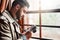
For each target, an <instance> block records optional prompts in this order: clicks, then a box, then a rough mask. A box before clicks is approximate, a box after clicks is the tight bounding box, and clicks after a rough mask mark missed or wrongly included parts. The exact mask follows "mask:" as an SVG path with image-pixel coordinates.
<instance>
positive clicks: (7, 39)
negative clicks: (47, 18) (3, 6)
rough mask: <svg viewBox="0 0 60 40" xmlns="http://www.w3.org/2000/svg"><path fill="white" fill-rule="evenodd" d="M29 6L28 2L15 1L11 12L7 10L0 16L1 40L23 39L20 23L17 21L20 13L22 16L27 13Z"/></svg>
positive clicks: (24, 0) (22, 0)
mask: <svg viewBox="0 0 60 40" xmlns="http://www.w3.org/2000/svg"><path fill="white" fill-rule="evenodd" d="M28 7H29V4H28V2H27V1H26V0H15V1H14V2H13V4H12V7H11V10H10V11H7V10H5V11H4V12H3V13H2V15H0V40H19V38H20V37H21V36H20V35H19V34H20V29H19V27H20V26H19V25H18V23H17V22H16V21H15V20H16V18H17V16H16V14H19V13H17V12H18V11H21V13H22V14H24V13H26V10H27V8H28Z"/></svg>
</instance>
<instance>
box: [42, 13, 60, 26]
mask: <svg viewBox="0 0 60 40" xmlns="http://www.w3.org/2000/svg"><path fill="white" fill-rule="evenodd" d="M41 16H42V18H41V19H42V25H57V26H58V25H59V26H60V13H42V14H41Z"/></svg>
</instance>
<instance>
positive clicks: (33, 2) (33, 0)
mask: <svg viewBox="0 0 60 40" xmlns="http://www.w3.org/2000/svg"><path fill="white" fill-rule="evenodd" d="M27 1H28V2H29V4H30V7H29V10H31V11H34V10H39V0H27Z"/></svg>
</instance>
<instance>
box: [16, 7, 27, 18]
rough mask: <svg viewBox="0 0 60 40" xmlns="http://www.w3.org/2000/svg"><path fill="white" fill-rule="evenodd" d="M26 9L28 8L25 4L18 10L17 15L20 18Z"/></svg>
mask: <svg viewBox="0 0 60 40" xmlns="http://www.w3.org/2000/svg"><path fill="white" fill-rule="evenodd" d="M27 11H28V8H27V7H26V6H25V7H22V8H21V9H20V10H19V11H18V13H17V14H18V15H17V16H18V17H19V18H21V17H22V16H23V15H25V13H26V12H27Z"/></svg>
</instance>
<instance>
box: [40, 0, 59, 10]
mask: <svg viewBox="0 0 60 40" xmlns="http://www.w3.org/2000/svg"><path fill="white" fill-rule="evenodd" d="M41 9H42V10H49V9H60V0H41Z"/></svg>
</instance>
